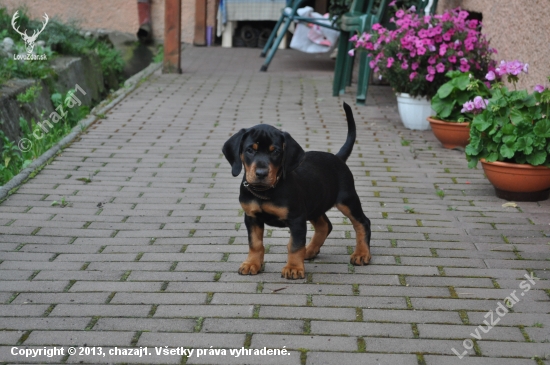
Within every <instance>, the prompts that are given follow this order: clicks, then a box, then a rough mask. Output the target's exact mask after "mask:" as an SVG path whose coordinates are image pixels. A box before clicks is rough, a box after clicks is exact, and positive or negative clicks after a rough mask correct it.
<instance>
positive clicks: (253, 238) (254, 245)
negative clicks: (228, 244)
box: [239, 217, 265, 275]
mask: <svg viewBox="0 0 550 365" xmlns="http://www.w3.org/2000/svg"><path fill="white" fill-rule="evenodd" d="M247 218H248V217H246V218H245V223H246V228H247V229H248V257H247V258H246V260H244V262H243V263H242V264H241V266H240V267H239V274H241V275H256V274H257V273H259V272H260V271H261V270H262V265H263V263H264V252H265V248H264V226H263V224H257V223H256V222H253V221H252V219H250V218H248V219H247Z"/></svg>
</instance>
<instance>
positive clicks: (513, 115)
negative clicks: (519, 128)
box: [510, 109, 524, 124]
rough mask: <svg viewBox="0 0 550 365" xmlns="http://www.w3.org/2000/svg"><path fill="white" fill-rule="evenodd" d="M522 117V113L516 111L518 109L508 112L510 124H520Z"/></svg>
mask: <svg viewBox="0 0 550 365" xmlns="http://www.w3.org/2000/svg"><path fill="white" fill-rule="evenodd" d="M523 118H524V116H523V113H522V112H521V111H520V110H518V109H512V110H511V111H510V120H511V121H512V123H515V124H517V123H520V122H522V121H523V120H524V119H523Z"/></svg>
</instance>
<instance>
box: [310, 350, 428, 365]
mask: <svg viewBox="0 0 550 365" xmlns="http://www.w3.org/2000/svg"><path fill="white" fill-rule="evenodd" d="M338 363H344V364H349V365H355V364H357V365H416V364H418V361H417V359H416V355H390V354H370V353H368V354H358V353H349V352H347V353H341V352H315V351H311V352H308V353H307V361H306V364H307V365H321V364H338Z"/></svg>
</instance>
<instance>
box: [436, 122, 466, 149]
mask: <svg viewBox="0 0 550 365" xmlns="http://www.w3.org/2000/svg"><path fill="white" fill-rule="evenodd" d="M428 122H430V125H431V126H432V131H433V132H434V135H435V137H436V138H437V139H438V140H439V142H441V144H442V145H443V147H445V148H449V149H453V148H456V147H463V148H464V147H466V145H467V144H468V141H469V140H470V123H453V122H444V121H442V120H437V119H434V118H428Z"/></svg>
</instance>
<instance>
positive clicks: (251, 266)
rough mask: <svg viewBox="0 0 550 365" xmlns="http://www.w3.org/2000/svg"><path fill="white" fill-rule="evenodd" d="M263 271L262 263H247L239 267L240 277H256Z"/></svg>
mask: <svg viewBox="0 0 550 365" xmlns="http://www.w3.org/2000/svg"><path fill="white" fill-rule="evenodd" d="M261 271H262V264H261V263H260V262H250V261H245V262H243V263H242V264H241V266H240V267H239V274H240V275H256V274H258V273H259V272H261Z"/></svg>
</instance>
